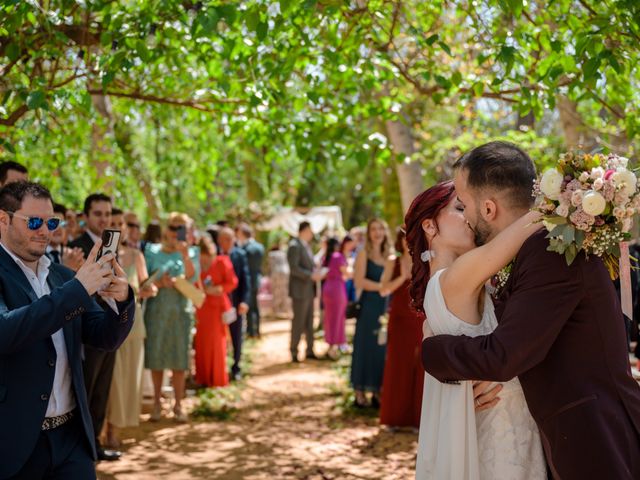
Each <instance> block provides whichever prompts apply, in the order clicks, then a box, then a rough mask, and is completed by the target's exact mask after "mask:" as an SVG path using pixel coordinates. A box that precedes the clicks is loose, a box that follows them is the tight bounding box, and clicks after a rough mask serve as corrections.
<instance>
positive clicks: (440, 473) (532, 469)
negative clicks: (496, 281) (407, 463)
mask: <svg viewBox="0 0 640 480" xmlns="http://www.w3.org/2000/svg"><path fill="white" fill-rule="evenodd" d="M442 272H443V270H440V271H438V272H436V274H435V275H434V276H433V277H432V278H431V280H430V281H429V284H428V285H427V291H426V294H425V298H424V307H425V312H426V316H427V322H428V323H429V329H430V330H431V332H433V334H434V335H466V336H469V337H476V336H479V335H487V334H489V333H491V332H492V331H493V330H494V329H495V328H496V327H497V326H498V321H497V319H496V315H495V312H494V309H493V303H492V301H491V297H490V296H489V294H488V293H485V295H486V297H485V304H484V312H483V314H482V320H481V321H480V323H479V324H478V325H472V324H469V323H467V322H464V321H462V320H460V319H459V318H457V317H456V316H455V315H453V314H452V313H451V312H449V310H448V309H447V306H446V303H445V301H444V296H443V295H442V290H441V288H440V275H441V274H442ZM469 361H473V359H469ZM500 399H501V400H500V402H499V403H498V404H497V405H496V406H495V407H494V408H491V409H489V410H485V411H483V412H479V413H478V414H477V415H476V413H475V410H474V404H473V388H472V384H471V382H469V381H465V382H460V385H451V384H444V383H440V382H439V381H438V380H436V379H435V378H433V377H432V376H431V375H429V374H426V375H425V382H424V392H423V399H422V415H421V419H420V438H419V441H418V460H417V465H416V479H417V480H538V479H540V480H546V478H547V471H546V464H545V460H544V454H543V450H542V444H541V441H540V433H539V431H538V427H537V425H536V424H535V422H534V420H533V418H532V417H531V414H530V413H529V409H528V408H527V403H526V401H525V398H524V393H523V392H522V387H521V386H520V382H519V381H518V379H517V378H514V379H513V380H510V381H508V382H505V383H504V384H503V390H502V391H501V392H500Z"/></svg>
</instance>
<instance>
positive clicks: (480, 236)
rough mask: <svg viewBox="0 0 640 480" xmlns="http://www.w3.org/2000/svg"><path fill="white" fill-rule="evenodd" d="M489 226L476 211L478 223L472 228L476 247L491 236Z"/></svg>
mask: <svg viewBox="0 0 640 480" xmlns="http://www.w3.org/2000/svg"><path fill="white" fill-rule="evenodd" d="M491 233H492V232H491V226H490V225H489V224H488V223H487V222H486V221H485V219H484V218H482V216H481V215H480V212H478V223H476V226H475V227H474V228H473V242H474V243H475V244H476V246H477V247H480V246H481V245H484V244H485V243H487V241H488V240H489V237H491Z"/></svg>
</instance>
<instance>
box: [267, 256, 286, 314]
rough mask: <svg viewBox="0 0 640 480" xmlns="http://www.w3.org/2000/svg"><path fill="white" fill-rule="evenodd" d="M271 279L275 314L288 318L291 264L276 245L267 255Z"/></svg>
mask: <svg viewBox="0 0 640 480" xmlns="http://www.w3.org/2000/svg"><path fill="white" fill-rule="evenodd" d="M267 261H268V263H269V279H270V280H271V294H272V295H273V313H274V315H275V316H276V317H277V318H288V317H289V315H290V314H291V300H290V298H289V263H288V262H287V254H286V252H285V251H284V250H282V249H281V248H280V245H278V244H275V245H274V246H273V247H272V248H271V250H270V251H269V254H268V255H267Z"/></svg>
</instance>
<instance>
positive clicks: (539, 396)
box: [422, 142, 640, 480]
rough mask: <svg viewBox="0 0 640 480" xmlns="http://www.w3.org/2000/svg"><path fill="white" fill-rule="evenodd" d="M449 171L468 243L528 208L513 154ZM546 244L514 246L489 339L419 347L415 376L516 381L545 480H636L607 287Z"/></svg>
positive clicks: (639, 465)
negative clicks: (541, 453)
mask: <svg viewBox="0 0 640 480" xmlns="http://www.w3.org/2000/svg"><path fill="white" fill-rule="evenodd" d="M455 168H456V175H455V185H456V191H457V194H458V198H459V199H460V201H461V202H462V203H463V204H464V205H465V217H466V218H467V221H468V222H469V225H470V226H471V228H472V229H473V230H474V231H475V233H476V243H478V244H481V243H484V242H485V241H488V240H490V239H491V238H493V237H494V236H495V235H496V234H497V233H498V232H500V231H501V230H503V229H504V228H505V227H506V226H508V225H509V224H510V223H512V222H513V221H514V220H515V219H517V218H519V217H520V216H521V215H522V214H523V213H524V212H526V210H527V208H526V207H525V208H516V207H515V206H514V205H521V204H522V202H521V201H516V200H517V199H522V198H526V199H527V200H528V201H529V202H530V201H531V200H530V199H531V197H530V191H531V190H530V189H531V184H532V181H533V179H534V177H535V170H534V168H533V165H532V163H531V160H530V159H529V157H528V156H527V155H526V154H525V153H524V152H523V151H522V150H520V149H519V148H517V147H516V146H515V145H511V144H508V143H504V142H492V143H489V144H487V145H483V146H480V147H478V148H476V149H474V150H472V151H471V152H469V153H467V154H465V155H464V156H463V157H461V158H460V160H458V162H457V163H456V165H455ZM526 203H527V202H525V204H526ZM548 246H549V240H548V239H547V238H546V232H544V231H540V232H538V233H536V234H534V235H532V236H531V237H530V238H529V239H528V240H527V241H526V242H525V243H524V244H523V246H522V248H521V249H520V252H519V253H518V255H517V256H516V258H515V261H514V264H513V267H512V269H511V274H510V277H509V280H508V281H507V284H506V285H505V287H504V288H503V290H502V293H501V294H500V298H499V301H498V304H497V305H496V314H497V317H498V321H499V326H498V327H497V328H496V330H495V331H494V332H493V333H492V334H490V335H486V336H480V337H476V338H469V337H465V336H449V335H439V336H436V337H431V338H427V339H425V340H424V342H423V346H422V358H423V363H424V366H425V369H426V370H427V372H429V373H430V374H431V375H433V376H434V377H435V378H437V379H439V380H440V381H446V382H455V381H458V380H469V379H483V380H490V381H497V382H500V381H506V380H509V379H511V378H513V377H515V376H518V378H519V379H520V383H521V384H522V388H523V390H524V394H525V397H526V400H527V404H528V406H529V409H530V411H531V414H532V415H533V418H534V419H535V421H536V423H537V424H538V427H539V428H540V434H541V437H542V441H543V446H544V449H545V454H546V457H547V461H548V463H549V467H550V470H551V472H552V474H553V476H554V478H559V479H563V480H567V479H569V480H571V479H576V480H577V479H580V480H582V479H585V478H594V479H595V478H598V479H599V478H615V479H638V478H640V387H638V384H637V383H636V382H635V381H634V379H633V378H632V377H631V372H630V367H629V357H628V353H627V348H626V335H625V329H624V323H623V321H622V312H621V310H620V305H619V302H618V299H617V298H616V294H615V290H614V287H613V283H612V282H611V280H610V278H609V274H608V272H607V269H606V267H605V266H604V264H603V262H602V260H601V259H600V258H598V257H595V256H591V257H589V258H588V259H587V258H585V256H584V254H580V255H578V257H577V258H576V259H575V260H574V262H573V263H572V264H571V265H570V266H567V263H566V261H565V259H564V256H562V255H559V254H557V253H555V252H550V251H548V250H547V247H548ZM485 400H488V398H487V399H483V398H482V397H478V398H477V399H476V406H479V407H482V403H483V402H484V401H485Z"/></svg>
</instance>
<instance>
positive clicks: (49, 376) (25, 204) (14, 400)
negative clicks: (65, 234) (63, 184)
mask: <svg viewBox="0 0 640 480" xmlns="http://www.w3.org/2000/svg"><path fill="white" fill-rule="evenodd" d="M59 219H60V218H59V217H55V216H54V212H53V205H52V202H51V195H50V193H49V192H48V190H47V189H45V188H44V187H42V186H41V185H39V184H35V183H27V182H19V183H12V184H10V185H7V186H5V187H4V188H3V189H1V190H0V232H1V235H2V240H1V242H0V423H1V424H2V428H1V429H0V459H1V461H0V478H8V477H10V478H19V479H29V480H31V479H41V478H78V479H80V478H82V479H87V478H95V468H94V463H93V462H94V459H95V447H94V432H93V426H92V422H91V417H90V414H89V408H88V404H87V398H86V394H85V388H84V378H83V375H82V361H81V347H82V343H86V344H91V345H94V346H95V347H99V348H104V349H115V348H117V346H118V345H120V344H121V343H122V342H123V341H124V339H125V338H126V336H127V334H128V333H129V330H130V329H131V325H132V323H133V319H134V318H133V317H134V312H135V299H134V296H133V292H132V290H131V289H130V288H129V286H128V284H127V279H126V275H125V273H124V271H123V270H122V269H121V268H120V267H119V266H118V265H117V264H116V263H115V261H114V260H115V259H114V257H113V256H112V255H107V256H105V257H103V258H101V259H99V260H98V261H96V255H97V252H98V247H99V245H96V248H94V249H93V250H92V252H91V253H90V255H89V258H88V260H87V261H86V262H85V263H84V264H83V266H82V267H81V268H80V269H79V270H78V272H77V273H76V274H75V276H74V272H73V271H71V270H69V269H67V268H66V267H63V266H61V265H58V264H54V263H52V262H51V261H50V260H49V259H48V258H47V257H46V256H45V255H44V253H45V249H46V246H47V244H48V242H49V239H50V237H51V235H52V232H53V231H55V230H56V228H59ZM112 268H113V269H114V270H113V272H112ZM114 272H115V274H114ZM94 293H99V295H101V296H102V297H103V298H111V299H113V300H115V302H116V303H115V305H116V310H117V312H116V311H114V310H111V309H110V308H109V309H107V310H104V309H103V308H101V307H100V306H99V305H98V304H97V303H96V302H95V301H94V300H93V299H92V295H93V294H94Z"/></svg>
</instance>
